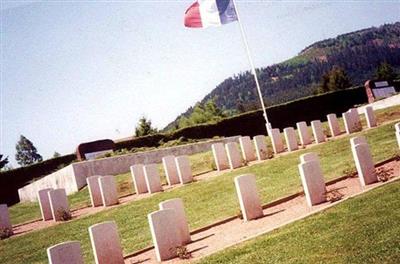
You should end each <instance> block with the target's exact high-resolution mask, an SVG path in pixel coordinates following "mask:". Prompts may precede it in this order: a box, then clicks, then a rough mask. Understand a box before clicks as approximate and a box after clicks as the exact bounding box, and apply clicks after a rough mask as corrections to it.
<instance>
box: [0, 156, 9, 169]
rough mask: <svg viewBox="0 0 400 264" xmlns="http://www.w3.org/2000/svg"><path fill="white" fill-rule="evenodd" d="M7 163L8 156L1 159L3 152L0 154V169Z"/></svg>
mask: <svg viewBox="0 0 400 264" xmlns="http://www.w3.org/2000/svg"><path fill="white" fill-rule="evenodd" d="M7 164H8V157H5V158H4V159H3V154H0V170H1V169H3V168H4V166H6V165H7Z"/></svg>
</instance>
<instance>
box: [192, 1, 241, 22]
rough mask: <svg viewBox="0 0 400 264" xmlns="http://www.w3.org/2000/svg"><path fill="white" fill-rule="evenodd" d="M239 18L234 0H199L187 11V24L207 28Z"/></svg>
mask: <svg viewBox="0 0 400 264" xmlns="http://www.w3.org/2000/svg"><path fill="white" fill-rule="evenodd" d="M236 20H238V18H237V14H236V10H235V4H234V3H233V0H197V1H196V2H194V3H193V4H192V5H191V6H190V7H189V8H188V9H187V10H186V12H185V26H186V27H190V28H206V27H210V26H221V25H223V24H227V23H230V22H233V21H236Z"/></svg>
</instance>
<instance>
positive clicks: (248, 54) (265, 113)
mask: <svg viewBox="0 0 400 264" xmlns="http://www.w3.org/2000/svg"><path fill="white" fill-rule="evenodd" d="M232 2H233V5H234V6H235V11H236V16H237V19H238V22H239V27H240V32H241V35H242V40H243V43H244V46H245V47H246V51H247V58H248V59H249V62H250V66H251V71H252V73H253V76H254V80H255V82H256V86H257V91H258V97H259V99H260V102H261V107H262V110H263V113H264V118H265V125H266V128H267V133H268V134H269V130H270V129H272V127H271V124H270V123H269V121H268V116H267V111H266V110H265V105H264V100H263V97H262V94H261V89H260V84H259V82H258V78H257V72H256V68H255V67H254V63H253V59H252V58H251V54H250V49H249V44H248V43H247V38H246V33H245V32H244V28H243V25H242V22H240V17H239V11H238V8H237V5H236V2H235V0H232Z"/></svg>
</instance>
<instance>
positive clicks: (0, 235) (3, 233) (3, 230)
mask: <svg viewBox="0 0 400 264" xmlns="http://www.w3.org/2000/svg"><path fill="white" fill-rule="evenodd" d="M12 235H13V231H12V230H11V229H10V228H7V227H0V240H3V239H6V238H9V237H10V236H12Z"/></svg>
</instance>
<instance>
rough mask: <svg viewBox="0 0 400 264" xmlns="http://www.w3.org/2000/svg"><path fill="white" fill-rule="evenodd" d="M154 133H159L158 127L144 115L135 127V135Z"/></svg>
mask: <svg viewBox="0 0 400 264" xmlns="http://www.w3.org/2000/svg"><path fill="white" fill-rule="evenodd" d="M154 133H157V129H156V128H153V127H152V126H151V120H147V118H146V117H144V116H142V117H141V118H140V119H139V123H138V124H137V126H136V128H135V137H142V136H147V135H151V134H154Z"/></svg>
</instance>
